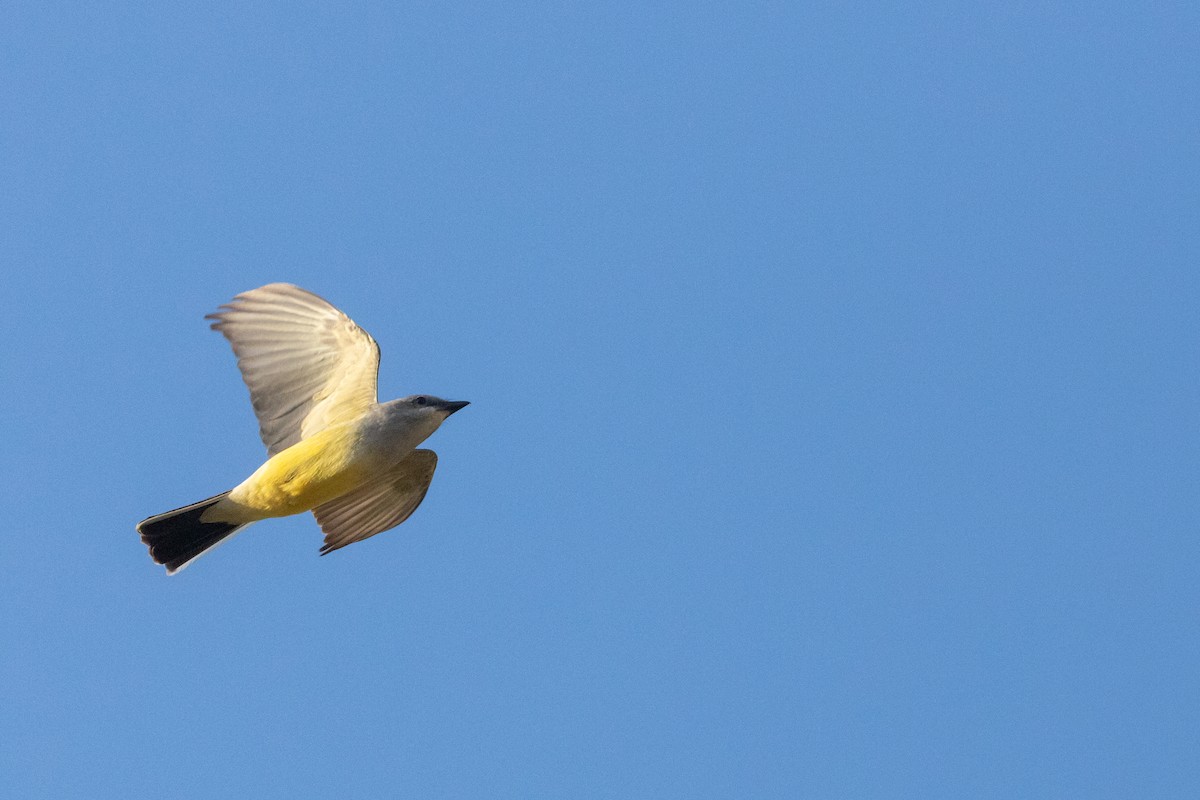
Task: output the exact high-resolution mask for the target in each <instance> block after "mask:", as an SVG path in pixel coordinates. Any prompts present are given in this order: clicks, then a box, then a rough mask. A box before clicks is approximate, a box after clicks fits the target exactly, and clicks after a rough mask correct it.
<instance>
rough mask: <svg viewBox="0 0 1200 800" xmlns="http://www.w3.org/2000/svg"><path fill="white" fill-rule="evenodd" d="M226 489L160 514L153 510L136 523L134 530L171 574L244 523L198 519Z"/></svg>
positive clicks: (215, 502)
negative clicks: (215, 494) (213, 495)
mask: <svg viewBox="0 0 1200 800" xmlns="http://www.w3.org/2000/svg"><path fill="white" fill-rule="evenodd" d="M228 494H229V492H222V493H221V494H219V495H217V496H216V497H210V498H208V499H207V500H201V501H200V502H199V503H192V504H191V505H190V506H184V507H183V508H177V509H175V510H174V511H168V512H166V513H164V514H156V515H155V516H153V517H148V518H146V519H144V520H142V521H141V522H139V523H138V526H137V531H138V533H140V534H141V535H142V541H143V542H144V543H145V544H146V546H147V547H149V548H150V557H151V558H153V559H154V560H155V562H157V563H159V564H162V565H164V566H166V568H167V574H168V575H173V574H175V573H176V572H178V571H179V570H181V569H183V568H184V567H186V566H187V565H188V564H189V563H191V562H192V561H193V560H195V559H196V558H198V557H199V556H201V555H203V554H204V553H206V552H208V551H209V550H210V549H212V548H213V547H216V546H217V545H218V544H220V543H221V542H223V541H224V540H225V539H227V538H229V537H230V536H232V535H233V534H235V533H237V532H238V531H239V530H241V529H242V528H244V527H246V524H247V523H233V522H201V520H200V515H201V514H203V513H204V512H205V511H206V510H207V509H208V508H209V507H210V506H214V505H216V504H217V503H218V502H220V501H221V500H223V499H224V498H225V496H226V495H228Z"/></svg>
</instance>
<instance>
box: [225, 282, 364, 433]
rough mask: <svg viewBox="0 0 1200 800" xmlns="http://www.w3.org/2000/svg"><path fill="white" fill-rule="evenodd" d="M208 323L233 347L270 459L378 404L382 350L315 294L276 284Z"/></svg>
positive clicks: (241, 300) (235, 301) (246, 296)
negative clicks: (378, 379) (377, 387)
mask: <svg viewBox="0 0 1200 800" xmlns="http://www.w3.org/2000/svg"><path fill="white" fill-rule="evenodd" d="M205 319H211V320H214V322H213V324H212V327H213V330H217V331H220V332H221V334H222V335H223V336H224V337H225V338H226V339H228V340H229V343H230V344H231V345H232V346H233V352H234V354H235V355H236V356H237V359H238V368H239V369H240V370H241V371H242V379H243V380H244V381H245V382H246V386H248V387H249V388H250V401H251V402H252V403H253V404H254V413H255V415H257V417H258V428H259V434H260V435H261V436H262V440H263V444H265V445H266V446H267V452H268V453H269V454H270V455H275V454H276V453H278V452H280V451H281V450H286V449H287V448H288V447H291V446H292V445H294V444H295V443H296V442H298V441H300V440H301V439H306V438H308V437H309V436H312V435H313V434H314V433H316V432H317V431H321V430H324V429H325V428H328V427H331V426H333V425H337V424H338V423H341V422H349V421H350V420H352V419H354V418H356V417H358V416H359V415H360V414H362V413H363V412H364V411H366V410H367V409H368V408H370V407H371V406H372V405H374V404H375V402H376V394H375V389H376V379H377V377H378V374H379V345H377V344H375V340H374V339H372V338H371V336H370V334H368V333H367V332H366V331H364V330H363V329H362V328H360V327H358V326H357V325H355V324H354V321H353V320H352V319H350V318H349V317H347V316H346V315H345V314H343V313H342V312H341V311H338V310H337V309H336V308H334V307H333V306H331V305H330V304H329V303H327V302H326V301H325V300H323V299H321V298H320V297H317V296H316V295H315V294H313V293H312V292H308V291H305V290H304V289H301V288H300V287H298V286H292V285H291V284H290V283H271V284H268V285H266V286H263V287H260V288H258V289H252V290H251V291H249V292H243V293H242V294H239V295H238V296H237V297H235V298H233V301H232V302H230V303H228V304H226V305H223V306H221V308H220V310H218V311H217V312H216V313H214V314H209V315H208V316H207V317H205Z"/></svg>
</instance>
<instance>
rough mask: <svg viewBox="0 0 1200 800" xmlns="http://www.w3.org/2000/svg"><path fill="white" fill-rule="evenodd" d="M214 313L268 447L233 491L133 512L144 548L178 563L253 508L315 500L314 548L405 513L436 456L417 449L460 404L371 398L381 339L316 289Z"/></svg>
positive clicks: (277, 291) (369, 532)
mask: <svg viewBox="0 0 1200 800" xmlns="http://www.w3.org/2000/svg"><path fill="white" fill-rule="evenodd" d="M224 308H225V310H223V311H221V312H218V313H217V314H214V315H210V316H211V318H213V319H215V320H216V322H215V323H214V325H213V327H214V328H216V329H217V330H220V331H221V332H222V333H223V334H225V336H226V338H228V339H229V340H230V343H231V344H232V345H233V349H234V352H235V353H236V354H237V355H238V366H239V367H240V368H241V370H242V376H243V378H244V379H245V381H246V384H247V385H248V386H249V387H250V396H251V400H252V402H253V404H254V408H255V412H256V413H257V415H258V418H259V427H260V432H261V434H262V438H263V442H264V443H265V444H266V445H267V449H268V453H269V454H270V457H269V458H268V459H267V461H266V462H265V463H264V464H263V465H262V466H261V467H259V468H258V469H257V470H255V471H254V473H253V474H251V475H250V477H248V478H247V479H246V480H244V481H242V483H240V484H238V485H237V486H235V487H234V488H233V489H231V490H230V491H228V492H226V493H224V494H221V495H217V496H216V497H212V498H209V499H208V500H204V501H201V502H200V503H195V504H193V505H190V506H185V507H183V508H179V509H175V510H174V511H169V512H167V513H165V514H159V515H157V516H154V517H150V518H148V519H146V520H143V521H142V522H141V523H139V524H138V531H139V532H140V533H141V534H142V540H143V541H144V542H145V543H146V544H147V545H148V546H149V547H150V554H151V556H152V557H153V558H154V559H155V560H156V561H158V562H159V563H162V564H165V565H166V566H167V569H168V572H176V571H178V570H179V569H182V568H183V567H184V566H186V565H187V564H188V563H190V562H191V561H192V560H194V559H195V558H196V557H198V556H199V555H201V554H202V553H204V552H206V551H207V550H209V549H210V548H212V547H213V546H215V545H216V544H218V543H219V542H221V541H222V540H224V539H226V538H228V537H229V536H231V535H232V534H234V533H236V532H237V531H238V530H240V529H241V528H243V527H245V526H246V525H248V524H250V523H251V522H256V521H258V520H262V519H267V518H270V517H284V516H289V515H292V514H299V513H302V512H305V511H312V512H313V513H314V514H315V515H316V517H317V521H318V523H320V525H321V527H322V529H323V530H324V531H325V534H326V536H325V546H324V547H323V548H322V550H321V552H322V554H324V553H327V552H329V551H330V550H335V549H337V548H339V547H344V546H345V545H347V544H350V543H352V542H356V541H360V540H362V539H365V538H367V537H369V536H373V535H375V534H376V533H381V532H382V531H385V530H387V529H389V528H391V527H394V526H396V525H398V524H400V523H401V522H403V521H404V520H405V519H406V518H407V517H408V515H409V514H411V513H412V512H413V511H414V510H415V509H416V507H417V505H419V504H420V502H421V500H422V499H423V498H424V496H425V492H426V490H427V489H428V487H429V481H430V480H431V479H432V478H433V470H434V467H435V466H436V464H437V457H436V456H435V455H434V454H433V452H432V451H429V450H417V449H415V448H416V447H417V445H419V444H421V442H423V441H424V440H425V439H426V438H428V437H429V436H430V435H431V434H432V433H433V432H434V431H435V430H437V428H438V426H440V425H441V423H442V422H443V421H444V420H445V419H446V418H447V417H448V416H450V414H453V413H454V412H455V411H457V410H459V409H460V408H462V407H463V406H465V405H467V404H466V403H465V402H461V401H460V402H451V401H446V400H442V399H440V398H437V397H432V396H429V395H414V396H412V397H406V398H402V399H400V400H393V401H390V402H387V403H378V402H376V400H375V377H376V371H377V369H378V363H379V350H378V347H377V346H376V344H375V342H374V340H372V339H371V337H370V336H368V335H367V334H366V332H365V331H363V330H362V329H361V328H359V327H358V326H357V325H355V324H354V323H353V322H352V321H351V320H350V319H349V318H348V317H346V316H345V315H344V314H342V313H341V312H340V311H338V310H337V309H335V308H333V306H331V305H329V304H328V303H326V302H325V301H324V300H322V299H321V298H319V297H317V296H316V295H314V294H311V293H309V292H306V291H305V290H303V289H300V288H298V287H295V286H291V285H289V284H270V285H268V286H264V287H262V288H259V289H255V290H253V291H250V292H246V293H244V294H240V295H238V296H237V298H235V299H234V302H233V303H231V304H230V305H228V306H225V307H224Z"/></svg>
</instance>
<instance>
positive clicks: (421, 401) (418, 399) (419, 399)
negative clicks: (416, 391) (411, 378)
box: [413, 397, 426, 406]
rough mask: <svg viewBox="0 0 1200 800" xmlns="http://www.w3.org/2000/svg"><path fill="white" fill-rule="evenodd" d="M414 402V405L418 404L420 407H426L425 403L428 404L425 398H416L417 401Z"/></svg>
mask: <svg viewBox="0 0 1200 800" xmlns="http://www.w3.org/2000/svg"><path fill="white" fill-rule="evenodd" d="M413 402H414V403H416V404H417V405H419V406H423V405H425V402H426V401H425V398H424V397H418V398H416V399H415V400H413Z"/></svg>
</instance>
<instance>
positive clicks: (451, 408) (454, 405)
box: [442, 400, 471, 417]
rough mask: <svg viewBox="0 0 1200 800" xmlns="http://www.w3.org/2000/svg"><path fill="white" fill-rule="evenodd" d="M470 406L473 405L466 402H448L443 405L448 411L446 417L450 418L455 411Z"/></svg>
mask: <svg viewBox="0 0 1200 800" xmlns="http://www.w3.org/2000/svg"><path fill="white" fill-rule="evenodd" d="M469 405H471V404H470V403H469V402H467V401H466V400H447V401H446V404H445V405H443V406H442V408H444V409H446V416H447V417H448V416H450V415H451V414H453V413H454V412H455V411H458V410H460V409H463V408H466V407H467V406H469Z"/></svg>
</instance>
